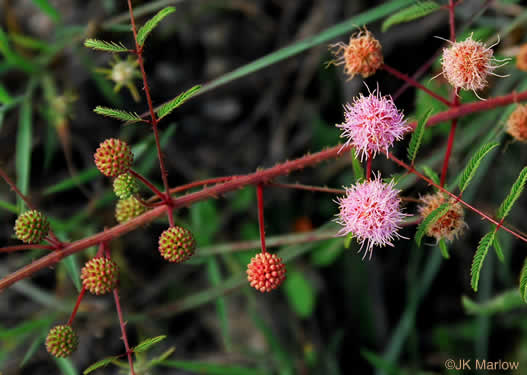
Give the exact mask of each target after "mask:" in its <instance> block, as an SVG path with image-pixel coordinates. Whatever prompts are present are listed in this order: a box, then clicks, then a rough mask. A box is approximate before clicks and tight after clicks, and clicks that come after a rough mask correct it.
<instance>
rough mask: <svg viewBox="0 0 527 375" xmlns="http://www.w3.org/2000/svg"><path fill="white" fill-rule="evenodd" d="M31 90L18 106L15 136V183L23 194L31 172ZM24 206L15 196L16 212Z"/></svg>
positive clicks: (20, 210)
mask: <svg viewBox="0 0 527 375" xmlns="http://www.w3.org/2000/svg"><path fill="white" fill-rule="evenodd" d="M31 91H32V89H29V90H28V93H27V96H26V97H25V98H24V101H23V102H22V105H21V106H20V119H19V123H18V132H17V136H16V184H17V187H18V188H19V189H20V191H21V192H22V194H24V195H26V194H27V193H28V190H29V177H30V173H31V143H32V138H33V129H32V115H33V112H32V108H31V97H32V92H31ZM24 206H25V203H24V201H23V200H22V199H21V198H20V197H17V207H18V212H23V211H24Z"/></svg>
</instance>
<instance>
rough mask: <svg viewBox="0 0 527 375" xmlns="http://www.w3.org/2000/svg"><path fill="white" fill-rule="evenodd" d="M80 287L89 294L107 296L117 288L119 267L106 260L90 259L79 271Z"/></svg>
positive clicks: (99, 258) (100, 258)
mask: <svg viewBox="0 0 527 375" xmlns="http://www.w3.org/2000/svg"><path fill="white" fill-rule="evenodd" d="M81 279H82V286H83V287H84V288H86V290H87V291H89V292H90V293H91V294H96V295H100V294H107V293H110V292H111V291H112V290H114V289H115V288H116V287H117V283H118V281H119V267H118V266H117V264H116V263H115V262H114V261H113V260H111V259H108V258H103V257H96V258H93V259H90V260H89V261H88V262H86V264H85V265H84V267H83V268H82V270H81Z"/></svg>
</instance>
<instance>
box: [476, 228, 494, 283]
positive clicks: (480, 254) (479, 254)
mask: <svg viewBox="0 0 527 375" xmlns="http://www.w3.org/2000/svg"><path fill="white" fill-rule="evenodd" d="M495 235H496V231H494V230H492V232H489V233H487V234H486V235H484V236H483V238H482V239H481V241H479V244H478V249H477V250H476V254H474V260H473V261H472V270H471V272H470V273H471V274H472V280H471V285H472V289H474V292H477V291H478V283H479V274H480V272H481V267H482V266H483V261H484V260H485V257H486V256H487V253H488V251H489V247H490V245H492V242H493V241H494V236H495Z"/></svg>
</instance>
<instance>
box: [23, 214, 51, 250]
mask: <svg viewBox="0 0 527 375" xmlns="http://www.w3.org/2000/svg"><path fill="white" fill-rule="evenodd" d="M48 232H49V221H48V219H47V218H46V216H44V214H43V213H42V212H40V211H37V210H31V211H26V212H24V213H23V214H22V215H20V216H19V217H18V219H16V222H15V234H16V238H18V239H19V240H20V241H23V242H25V243H31V244H33V243H39V242H42V240H43V239H44V238H45V237H46V236H47V235H48Z"/></svg>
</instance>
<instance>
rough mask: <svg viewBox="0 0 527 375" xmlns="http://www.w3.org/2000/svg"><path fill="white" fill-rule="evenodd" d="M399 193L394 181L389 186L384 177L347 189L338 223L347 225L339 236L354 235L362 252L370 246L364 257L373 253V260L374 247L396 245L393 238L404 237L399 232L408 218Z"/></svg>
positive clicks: (341, 199) (341, 201) (342, 200)
mask: <svg viewBox="0 0 527 375" xmlns="http://www.w3.org/2000/svg"><path fill="white" fill-rule="evenodd" d="M398 194H399V190H397V189H394V183H393V181H391V182H390V183H388V184H385V183H384V182H382V180H381V178H380V175H377V177H376V178H374V179H373V180H370V181H364V182H361V183H357V184H355V185H353V186H351V187H350V188H347V189H346V196H344V197H341V198H339V199H338V200H337V203H338V204H339V210H340V212H339V214H338V217H337V219H336V222H337V223H339V224H340V225H342V226H343V228H342V229H341V230H340V231H339V232H338V233H337V235H339V236H345V235H348V234H349V233H351V234H353V236H354V237H355V238H356V239H357V241H358V243H359V244H360V245H361V247H360V250H362V247H363V246H364V244H365V243H366V250H365V252H364V257H365V256H366V254H367V253H370V258H371V254H372V250H373V246H381V247H382V246H386V245H390V246H393V244H392V241H393V239H394V238H401V236H400V235H399V234H398V233H397V230H398V229H399V228H400V223H401V222H402V220H403V219H404V217H406V216H407V215H406V214H404V213H403V212H402V210H401V207H400V206H401V199H400V198H399V196H398ZM360 250H359V251H360ZM364 257H363V258H364Z"/></svg>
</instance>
